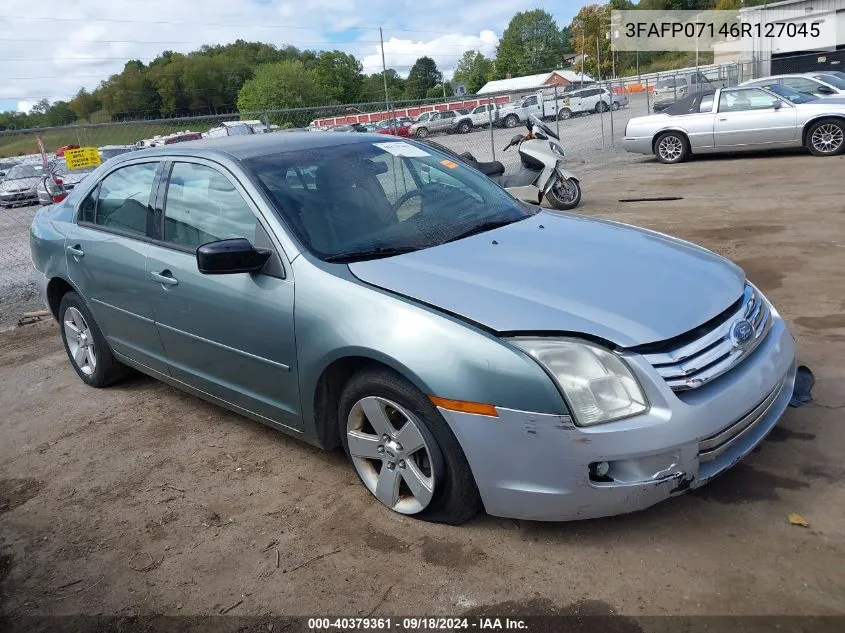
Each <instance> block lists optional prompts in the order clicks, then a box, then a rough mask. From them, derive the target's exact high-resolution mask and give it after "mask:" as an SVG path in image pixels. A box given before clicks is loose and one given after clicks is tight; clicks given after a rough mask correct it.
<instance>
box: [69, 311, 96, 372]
mask: <svg viewBox="0 0 845 633" xmlns="http://www.w3.org/2000/svg"><path fill="white" fill-rule="evenodd" d="M63 327H64V334H65V339H66V340H67V346H68V349H69V350H70V357H71V358H72V359H73V363H74V364H75V365H76V366H77V367H78V368H79V371H81V372H82V373H83V374H85V375H86V376H90V375H91V374H93V373H94V372H95V371H96V370H97V354H96V350H95V349H94V335H93V333H92V332H91V328H89V327H88V323H86V321H85V317H83V316H82V313H81V312H80V311H79V310H77V309H76V308H68V309H67V310H65V318H64V324H63Z"/></svg>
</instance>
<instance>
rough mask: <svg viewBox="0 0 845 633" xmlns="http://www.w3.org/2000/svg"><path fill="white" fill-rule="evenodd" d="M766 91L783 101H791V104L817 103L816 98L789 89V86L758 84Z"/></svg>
mask: <svg viewBox="0 0 845 633" xmlns="http://www.w3.org/2000/svg"><path fill="white" fill-rule="evenodd" d="M758 85H760V86H762V87H763V88H766V89H767V90H771V91H772V92H774V93H775V94H776V95H780V96H781V97H783V98H784V99H786V100H788V101H791V102H792V103H809V102H810V101H818V100H819V98H818V97H814V96H813V95H808V94H807V93H805V92H798V91H797V90H794V89H792V88H790V87H789V86H784V85H783V84H771V85H767V84H758Z"/></svg>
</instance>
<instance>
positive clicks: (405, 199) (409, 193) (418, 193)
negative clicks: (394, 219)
mask: <svg viewBox="0 0 845 633" xmlns="http://www.w3.org/2000/svg"><path fill="white" fill-rule="evenodd" d="M415 196H419V197H420V198H423V197H425V192H424V191H423V190H422V189H412V190H411V191H406V192H405V193H404V194H402V195H401V196H400V197H399V199H398V200H397V201H396V202H394V203H393V209H394V211H395V210H396V209H399V208H400V207H401V206H402V205H403V204H405V203H406V202H408V200H410V199H411V198H413V197H415Z"/></svg>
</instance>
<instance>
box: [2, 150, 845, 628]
mask: <svg viewBox="0 0 845 633" xmlns="http://www.w3.org/2000/svg"><path fill="white" fill-rule="evenodd" d="M599 156H600V160H593V159H594V158H596V156H594V155H593V154H590V153H584V154H583V158H581V159H580V160H586V161H588V162H586V163H583V164H581V163H577V160H576V161H575V162H576V164H574V165H573V169H575V170H576V171H579V165H580V172H581V175H582V177H583V186H584V204H583V206H582V207H581V209H580V210H581V211H582V212H583V213H585V214H588V215H597V216H601V217H606V218H612V219H614V220H619V221H622V222H628V223H632V224H637V225H641V226H645V227H649V228H652V229H657V230H661V231H665V232H667V233H671V234H675V235H679V236H681V237H683V238H686V239H689V240H692V241H695V242H698V243H701V244H703V245H705V246H707V247H709V248H711V249H713V250H715V251H717V252H719V253H721V254H723V255H726V256H728V257H730V258H732V259H734V260H735V261H737V262H738V263H739V264H740V265H742V266H743V267H744V268H745V270H746V271H747V272H748V275H749V277H750V279H751V280H752V281H754V282H755V283H756V284H758V285H759V286H760V287H761V288H762V290H763V291H764V292H766V294H767V295H768V296H769V298H770V299H771V300H772V301H773V302H774V303H775V305H776V306H777V307H778V309H779V311H780V312H781V313H782V314H783V315H784V317H785V318H786V320H787V321H788V322H789V324H790V326H791V327H792V328H793V332H794V334H795V336H796V338H797V341H798V346H799V349H800V353H801V359H802V362H803V363H805V364H807V365H808V366H809V367H811V368H812V369H813V371H814V372H815V375H816V379H817V382H816V388H815V392H814V395H815V398H816V400H815V402H814V403H813V404H811V405H807V406H805V407H802V408H799V409H789V410H788V411H787V413H786V415H785V417H784V419H783V421H782V422H781V424H780V425H779V426H778V427H777V428H776V429H775V430H774V431H773V433H772V434H771V435H770V437H769V438H768V439H767V441H765V442H764V443H763V444H762V445H761V447H760V448H759V449H758V450H756V451H755V452H754V453H753V454H752V455H750V456H749V457H748V458H747V459H746V460H744V461H743V462H742V463H741V464H740V465H738V466H737V467H736V468H734V469H733V470H731V471H730V472H728V473H727V474H726V475H724V476H722V477H721V478H719V479H717V480H716V481H714V482H712V483H711V484H709V485H708V486H706V487H704V488H702V489H700V490H697V491H695V492H693V493H690V494H687V495H684V496H681V497H678V498H674V499H672V500H669V501H668V502H665V503H663V504H661V505H659V506H656V507H654V508H651V509H649V510H646V511H643V512H640V513H636V514H633V515H629V516H624V517H617V518H610V519H603V520H592V521H584V522H577V523H567V524H555V523H532V522H525V521H511V520H500V519H497V518H495V517H491V516H487V515H484V514H481V515H479V516H478V517H477V518H475V519H474V520H472V521H471V522H469V523H468V524H466V525H464V526H462V527H459V528H455V527H447V526H442V525H433V524H426V523H421V522H418V521H414V520H412V519H409V518H406V517H403V516H401V515H398V514H394V513H391V512H389V511H388V510H386V509H384V508H383V507H381V506H380V505H379V504H377V503H376V502H375V501H374V500H373V499H372V498H371V496H370V495H369V493H367V492H366V490H365V489H364V488H363V486H361V485H360V484H359V483H358V482H357V480H356V477H355V474H354V472H353V470H352V468H351V466H350V465H349V464H348V463H347V461H346V459H345V458H344V456H343V455H342V453H340V452H331V453H325V452H321V451H319V450H317V449H314V448H311V447H309V446H306V445H304V444H302V443H300V442H298V441H296V440H294V439H292V438H289V437H286V436H284V435H282V434H280V433H277V432H274V431H272V430H270V429H268V428H265V427H263V426H261V425H259V424H256V423H254V422H251V421H248V420H246V419H244V418H241V417H238V416H237V415H234V414H232V413H229V412H226V411H224V410H222V409H219V408H217V407H215V406H212V405H210V404H206V403H204V402H202V401H200V400H197V399H196V398H193V397H191V396H188V395H185V394H182V393H180V392H178V391H176V390H174V389H172V388H170V387H168V386H165V385H163V384H161V383H159V382H156V381H154V380H151V379H148V378H145V377H140V376H138V377H135V378H132V379H130V380H128V381H127V382H125V383H123V384H121V385H118V386H115V387H113V388H110V389H104V390H92V389H90V388H87V387H85V386H84V385H83V384H82V383H81V382H80V381H79V379H78V378H77V377H76V375H75V374H74V373H73V371H72V370H71V368H70V365H69V364H68V361H67V359H66V357H65V355H64V352H63V351H62V348H61V343H60V341H59V337H58V330H57V327H56V326H55V325H54V324H53V323H50V322H45V323H41V324H37V325H33V326H25V327H22V328H18V329H15V330H12V331H8V332H5V333H0V382H2V384H3V389H2V391H0V410H2V411H3V412H4V415H3V420H2V423H0V583H1V584H0V613H2V614H5V615H6V616H9V617H11V618H15V619H16V618H20V617H21V616H25V615H46V614H60V615H61V614H108V615H111V614H114V615H120V616H150V617H151V616H155V615H158V614H166V615H175V614H179V615H204V614H218V613H220V612H221V611H222V610H225V609H227V608H228V607H231V606H232V605H237V606H236V607H235V608H234V610H233V611H231V612H230V613H231V615H232V616H235V615H238V616H244V615H260V616H264V615H266V614H277V615H278V614H284V615H294V614H302V615H307V614H310V615H313V614H335V615H350V616H355V615H366V614H370V613H372V614H374V615H390V614H392V615H398V614H409V613H414V614H442V615H459V614H464V613H466V614H473V613H479V612H480V610H487V611H488V612H494V613H495V612H499V613H501V612H510V613H593V614H599V615H607V614H622V615H624V616H626V617H627V619H626V620H624V622H625V623H626V624H625V627H624V628H605V629H603V630H613V631H616V630H626V631H642V630H646V629H647V628H648V624H647V623H645V622H646V621H644V620H638V619H636V618H639V617H641V616H645V615H665V614H676V615H677V614H683V615H696V614H699V615H701V614H723V615H749V614H755V615H778V614H793V615H824V614H829V615H830V614H833V615H835V614H838V615H845V566H843V564H842V561H843V560H845V488H843V486H842V485H841V483H842V480H843V477H845V468H843V465H842V464H843V461H842V455H843V454H845V434H843V433H842V426H841V424H842V407H843V406H845V387H843V385H845V286H843V278H842V271H843V270H845V207H843V203H842V188H841V183H840V181H839V178H840V177H841V175H842V174H845V158H836V159H818V158H812V157H809V156H806V155H803V154H800V153H799V154H782V155H774V156H754V157H746V158H730V159H728V158H708V159H706V160H705V159H701V160H695V161H692V162H690V163H687V164H683V165H677V166H666V165H660V164H657V163H656V162H654V161H653V160H652V159H649V158H641V157H631V156H625V155H623V154H617V153H613V152H603V153H601V154H600V155H599ZM608 167H610V168H608ZM785 174H793V175H794V177H791V178H787V179H785V178H784V175H785ZM665 195H679V196H683V198H684V199H683V200H681V201H674V202H663V203H653V202H652V203H623V202H620V201H619V198H623V197H633V196H643V197H653V196H665ZM596 256H597V257H601V253H596ZM690 283H695V280H694V279H691V280H690ZM502 459H507V455H503V456H502ZM789 512H798V513H800V514H801V515H802V516H803V517H804V518H806V519H807V521H808V522H809V527H807V528H802V527H796V526H793V525H790V524H789V523H788V522H787V519H786V517H787V513H789ZM644 627H645V628H644ZM250 630H252V629H250ZM264 630H266V629H264ZM579 630H582V629H579Z"/></svg>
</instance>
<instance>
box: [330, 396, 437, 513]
mask: <svg viewBox="0 0 845 633" xmlns="http://www.w3.org/2000/svg"><path fill="white" fill-rule="evenodd" d="M422 426H423V423H422V422H421V421H420V420H419V419H418V418H417V417H416V416H415V415H414V414H413V413H411V412H410V411H408V410H407V409H405V408H404V407H402V406H401V405H399V404H397V403H395V402H392V401H390V400H387V399H386V398H381V397H378V396H368V397H365V398H362V399H361V400H359V401H358V402H356V403H355V405H354V406H353V407H352V409H351V411H350V412H349V417H348V418H347V421H346V437H347V442H348V444H349V454H350V455H351V457H352V464H353V465H354V466H355V470H356V471H358V475H359V476H360V477H361V481H363V482H364V485H365V486H366V487H367V489H368V490H369V491H370V492H371V493H373V495H375V497H376V498H377V499H378V500H379V501H381V502H382V503H383V504H384V505H386V506H387V507H388V508H391V509H393V510H395V511H396V512H401V513H402V514H417V513H418V512H421V511H422V510H424V509H425V508H426V506H428V504H429V503H430V502H431V500H432V498H433V497H434V486H435V482H434V471H433V468H432V459H431V455H432V453H431V450H432V449H431V447H430V446H429V444H428V441H427V440H426V436H425V435H424V434H423V433H422V432H421V431H420V429H421V428H422Z"/></svg>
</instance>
